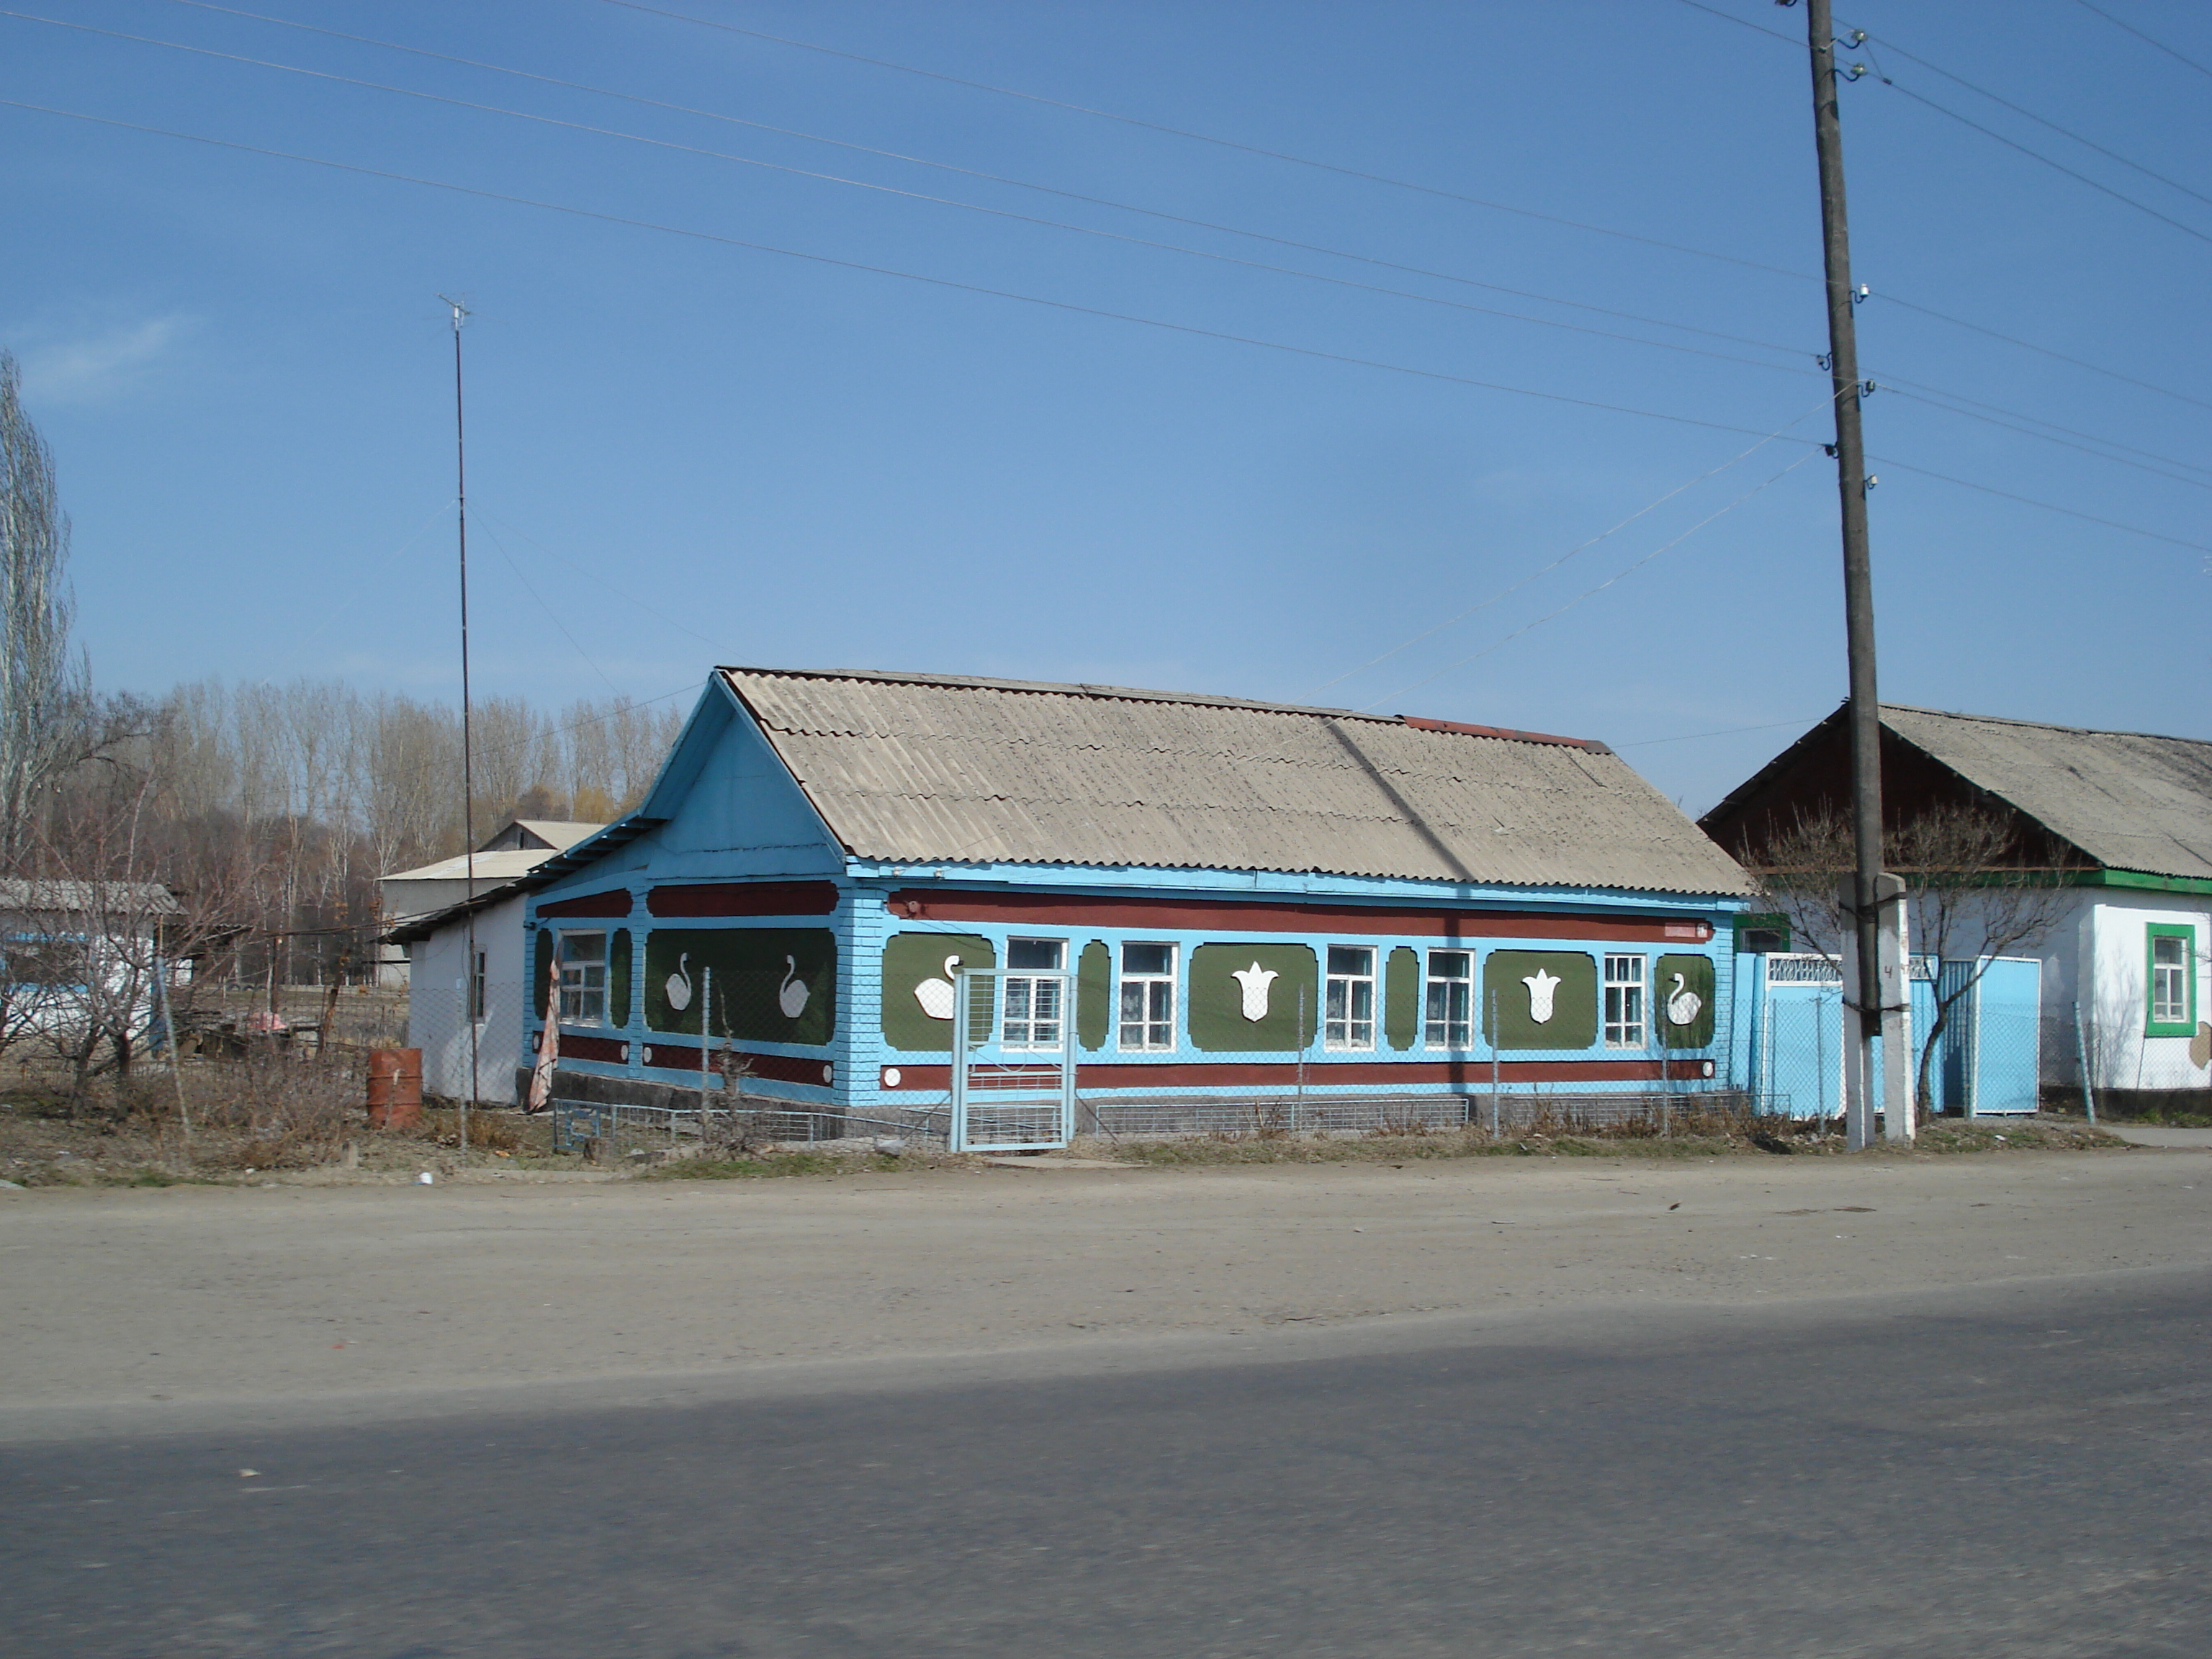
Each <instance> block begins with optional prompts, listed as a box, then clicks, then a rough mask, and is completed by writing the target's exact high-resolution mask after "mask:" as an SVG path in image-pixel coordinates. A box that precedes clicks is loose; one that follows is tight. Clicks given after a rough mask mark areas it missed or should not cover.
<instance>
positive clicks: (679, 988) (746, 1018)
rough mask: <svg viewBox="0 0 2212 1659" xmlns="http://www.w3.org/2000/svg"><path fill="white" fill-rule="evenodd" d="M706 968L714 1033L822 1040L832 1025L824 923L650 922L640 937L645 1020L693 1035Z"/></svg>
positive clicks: (833, 1001) (829, 949)
mask: <svg viewBox="0 0 2212 1659" xmlns="http://www.w3.org/2000/svg"><path fill="white" fill-rule="evenodd" d="M708 969H713V970H714V980H713V994H714V1030H713V1033H712V1035H713V1036H715V1037H717V1038H720V1037H725V1036H729V1037H738V1038H744V1039H748V1040H750V1041H753V1042H805V1043H819V1042H829V1038H830V1036H831V1034H832V1033H833V1032H834V1031H835V1030H836V1008H837V936H836V934H835V933H831V932H830V931H829V929H828V928H827V927H656V928H654V929H653V931H652V932H651V933H647V935H646V936H645V1023H646V1024H647V1025H648V1026H649V1027H651V1028H652V1029H653V1030H656V1031H673V1032H678V1033H681V1034H683V1035H685V1036H697V1035H698V1034H699V1016H700V1012H701V1009H702V1006H703V999H704V996H705V994H706V993H707V989H708V981H707V970H708ZM679 1001H680V1002H681V1003H683V1005H684V1006H682V1007H680V1008H679V1007H677V1006H675V1004H676V1003H677V1002H679Z"/></svg>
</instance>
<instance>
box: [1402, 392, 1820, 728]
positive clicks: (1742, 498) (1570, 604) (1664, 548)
mask: <svg viewBox="0 0 2212 1659" xmlns="http://www.w3.org/2000/svg"><path fill="white" fill-rule="evenodd" d="M1823 401H1824V402H1825V401H1826V399H1823ZM1800 418H1801V419H1802V416H1801V417H1800ZM1813 456H1814V451H1812V450H1809V449H1808V450H1807V451H1806V452H1805V453H1803V454H1802V455H1800V456H1799V457H1798V458H1797V459H1796V460H1794V461H1792V462H1790V465H1787V466H1785V467H1784V468H1783V469H1782V471H1779V472H1778V473H1776V474H1775V475H1774V476H1773V477H1771V478H1768V479H1766V480H1765V483H1755V484H1753V486H1752V487H1751V488H1750V489H1747V490H1745V491H1744V492H1743V494H1742V495H1739V496H1737V497H1736V498H1735V500H1734V501H1730V502H1729V504H1728V505H1727V506H1726V507H1717V508H1716V509H1715V510H1714V511H1712V512H1711V513H1707V514H1706V515H1705V517H1704V518H1702V519H1700V520H1698V521H1697V523H1695V524H1693V525H1692V526H1690V527H1689V528H1688V529H1687V530H1685V531H1684V532H1682V533H1681V534H1680V535H1679V536H1677V537H1675V538H1674V539H1673V540H1672V541H1666V542H1662V543H1660V544H1659V545H1658V546H1656V547H1655V548H1653V549H1652V550H1650V552H1649V553H1646V554H1645V555H1644V556H1643V557H1642V558H1640V559H1638V560H1637V561H1636V562H1635V563H1633V564H1632V565H1630V566H1628V567H1627V568H1626V569H1623V570H1620V571H1617V572H1615V573H1614V574H1613V575H1610V576H1607V578H1606V579H1605V580H1603V581H1601V582H1600V583H1599V584H1598V585H1597V586H1595V587H1593V588H1589V589H1587V590H1586V591H1584V592H1580V593H1577V594H1576V595H1575V597H1574V598H1572V599H1569V600H1568V601H1567V602H1566V603H1565V605H1561V606H1559V609H1558V610H1556V611H1547V612H1545V613H1544V615H1542V616H1541V617H1537V618H1536V619H1535V620H1534V622H1529V623H1522V625H1521V626H1520V627H1518V628H1516V629H1514V630H1513V631H1512V632H1511V633H1510V634H1508V635H1506V636H1505V637H1504V639H1502V640H1499V641H1497V642H1496V643H1495V644H1492V645H1486V646H1485V647H1483V648H1482V649H1481V650H1480V651H1477V652H1475V653H1473V654H1472V655H1469V656H1465V657H1462V658H1461V659H1459V660H1458V661H1457V662H1451V663H1446V664H1445V665H1443V667H1442V668H1439V669H1437V671H1436V672H1435V673H1433V674H1426V675H1424V676H1423V677H1422V678H1419V679H1418V680H1415V681H1414V682H1413V684H1410V685H1403V686H1401V687H1399V688H1398V690H1395V691H1393V692H1390V693H1389V695H1388V696H1381V697H1377V698H1376V700H1375V701H1374V702H1370V703H1366V704H1364V705H1362V706H1361V708H1360V710H1359V712H1360V713H1361V714H1366V713H1367V712H1368V711H1369V710H1370V709H1374V708H1380V707H1381V706H1382V705H1383V704H1384V703H1386V702H1395V701H1396V700H1397V699H1398V698H1400V697H1402V696H1405V695H1406V694H1407V692H1410V691H1418V690H1420V689H1421V688H1422V687H1423V686H1425V685H1426V684H1429V682H1430V681H1431V680H1437V679H1441V678H1443V677H1444V676H1445V675H1446V674H1449V673H1450V672H1452V671H1454V670H1455V669H1460V668H1464V667H1466V666H1467V665H1468V664H1469V663H1471V662H1475V661H1478V660H1480V659H1482V658H1484V657H1487V656H1489V655H1491V654H1492V653H1493V652H1498V651H1503V650H1504V648H1505V647H1507V646H1509V645H1510V644H1512V643H1513V641H1516V640H1517V639H1519V638H1520V637H1521V636H1522V635H1523V634H1527V633H1529V632H1531V631H1532V630H1534V629H1539V628H1541V627H1542V626H1543V625H1544V624H1545V623H1547V622H1551V621H1553V620H1554V619H1555V618H1557V617H1564V616H1565V615H1566V613H1567V612H1568V611H1571V610H1573V609H1574V608H1575V607H1576V606H1577V605H1580V604H1581V603H1582V602H1583V600H1584V599H1595V598H1596V597H1597V596H1598V595H1599V594H1601V593H1602V592H1605V590H1606V589H1607V588H1608V587H1612V586H1614V585H1615V584H1617V583H1620V582H1622V581H1625V580H1627V579H1628V578H1629V577H1631V576H1632V575H1634V574H1636V573H1637V572H1638V571H1639V570H1641V569H1643V568H1644V566H1645V565H1647V564H1650V562H1651V561H1652V560H1654V559H1656V558H1657V557H1658V556H1660V555H1661V554H1662V553H1666V552H1668V551H1671V550H1673V549H1674V548H1677V547H1680V545H1681V544H1683V543H1684V542H1686V541H1687V540H1689V539H1690V538H1691V537H1692V536H1694V535H1696V534H1697V533H1698V532H1699V531H1700V530H1703V529H1704V528H1705V526H1707V525H1709V524H1711V523H1712V521H1713V520H1716V519H1719V518H1723V517H1725V516H1727V515H1728V514H1729V513H1733V512H1735V509H1736V508H1738V507H1741V506H1742V505H1743V504H1744V503H1745V502H1746V501H1749V500H1750V499H1751V498H1752V497H1753V496H1754V495H1758V494H1759V491H1761V490H1762V489H1766V488H1767V486H1768V485H1770V484H1775V483H1780V482H1781V481H1782V480H1783V479H1784V478H1786V477H1789V476H1790V474H1791V473H1792V472H1795V471H1796V470H1797V469H1798V468H1799V467H1801V466H1802V465H1805V463H1806V462H1808V461H1809V460H1811V459H1813Z"/></svg>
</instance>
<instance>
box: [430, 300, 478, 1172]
mask: <svg viewBox="0 0 2212 1659" xmlns="http://www.w3.org/2000/svg"><path fill="white" fill-rule="evenodd" d="M438 297H439V298H440V299H441V300H444V301H445V302H446V303H447V305H448V306H449V307H452V308H453V487H454V498H455V500H456V501H457V502H458V504H459V508H460V538H461V838H462V843H463V852H462V858H463V860H465V864H464V868H465V874H466V878H467V884H466V892H467V895H468V908H466V909H465V910H464V911H463V912H462V916H461V924H462V930H463V931H462V946H461V948H462V950H463V951H464V952H465V955H464V956H463V957H462V961H461V1022H462V1024H465V1025H466V1026H467V1027H468V1028H469V1085H468V1087H467V1088H465V1089H464V1090H462V1091H461V1111H460V1141H461V1162H462V1163H464V1164H466V1163H467V1162H468V1161H469V1107H470V1105H471V1103H473V1102H474V1101H475V1099H476V1094H477V1001H476V994H477V811H476V798H477V769H476V756H475V754H474V752H473V750H471V746H470V738H471V732H470V724H471V722H470V718H469V451H468V427H467V423H466V422H465V420H464V419H463V418H462V404H461V325H462V323H463V322H464V321H465V320H466V319H467V318H468V314H469V308H468V307H466V306H465V305H463V304H462V303H461V302H460V301H459V300H455V299H452V298H449V297H448V296H447V295H443V294H441V295H439V296H438Z"/></svg>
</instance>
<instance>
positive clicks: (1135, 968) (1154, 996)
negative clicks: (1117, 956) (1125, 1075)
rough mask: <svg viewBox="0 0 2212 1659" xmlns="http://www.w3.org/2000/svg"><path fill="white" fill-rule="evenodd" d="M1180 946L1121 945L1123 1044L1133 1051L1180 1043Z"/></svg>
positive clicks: (1137, 1051)
mask: <svg viewBox="0 0 2212 1659" xmlns="http://www.w3.org/2000/svg"><path fill="white" fill-rule="evenodd" d="M1175 971H1176V948H1175V946H1174V945H1123V946H1122V947H1121V1047H1122V1048H1124V1049H1125V1050H1127V1051H1131V1052H1133V1053H1139V1054H1141V1053H1145V1052H1146V1051H1151V1052H1153V1053H1158V1051H1160V1050H1161V1049H1164V1048H1174V1047H1175V1046H1176V1035H1175V990H1176V982H1175Z"/></svg>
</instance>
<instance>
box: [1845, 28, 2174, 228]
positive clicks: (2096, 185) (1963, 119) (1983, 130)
mask: <svg viewBox="0 0 2212 1659" xmlns="http://www.w3.org/2000/svg"><path fill="white" fill-rule="evenodd" d="M1875 80H1877V81H1879V82H1881V83H1882V85H1884V86H1886V87H1887V88H1889V89H1890V90H1891V91H1893V92H1895V93H1899V94H1902V95H1903V96H1905V97H1907V98H1910V99H1911V100H1912V101H1913V102H1914V103H1916V104H1921V105H1924V106H1927V107H1928V108H1929V109H1932V110H1934V111H1935V112H1936V113H1937V114H1938V115H1947V116H1948V117H1950V118H1951V119H1952V120H1954V121H1956V122H1957V123H1959V125H1961V126H1966V127H1972V129H1973V130H1974V131H1976V132H1978V133H1980V134H1981V135H1982V136H1983V137H1985V138H1993V139H1995V140H1996V142H1997V143H2000V144H2002V145H2003V146H2004V147H2005V148H2006V149H2016V150H2018V151H2019V152H2020V153H2021V155H2025V156H2027V158H2028V159H2029V160H2030V161H2040V162H2042V163H2043V165H2044V166H2045V167H2049V168H2051V170H2052V171H2053V172H2054V173H2064V174H2065V175H2066V176H2067V177H2068V178H2069V179H2074V180H2075V181H2076V182H2077V183H2080V184H2084V185H2088V187H2089V188H2090V189H2092V190H2093V191H2098V192H2100V194H2102V195H2106V196H2109V197H2112V199H2113V200H2114V201H2116V202H2120V203H2124V204H2126V205H2127V206H2129V207H2131V208H2133V209H2135V210H2136V212H2138V213H2143V214H2148V216H2150V217H2152V218H2154V219H2155V220H2157V221H2158V222H2160V224H2166V225H2171V226H2172V227H2173V228H2175V229H2176V230H2178V231H2179V232H2181V233H2182V234H2183V235H2185V236H2194V237H2195V238H2196V239H2197V240H2198V241H2200V242H2212V234H2206V233H2205V232H2203V231H2201V230H2199V229H2197V227H2196V226H2194V225H2191V224H2186V223H2185V222H2182V221H2181V220H2179V219H2177V218H2175V217H2174V216H2172V214H2169V213H2160V211H2159V210H2157V209H2156V208H2154V207H2153V206H2151V205H2150V204H2149V203H2148V202H2139V201H2137V200H2136V198H2135V197H2132V196H2130V195H2129V194H2127V193H2126V192H2125V191H2118V190H2114V189H2113V188H2112V186H2111V185H2107V184H2101V183H2100V182H2099V181H2098V180H2096V179H2092V178H2091V177H2090V176H2089V175H2088V174H2087V173H2078V172H2076V171H2075V169H2074V168H2072V167H2068V166H2067V165H2066V164H2065V163H2064V162H2063V161H2053V160H2051V157H2050V156H2048V155H2045V154H2044V153H2043V152H2042V151H2041V150H2036V149H2029V148H2028V147H2027V145H2026V144H2023V143H2021V142H2020V141H2019V140H2018V139H2016V138H2008V137H2005V136H2004V134H2002V132H1999V131H1997V130H1996V128H1994V127H1985V126H1984V125H1982V124H1981V123H1980V122H1979V121H1977V120H1974V119H1973V118H1971V117H1969V116H1965V115H1961V114H1960V113H1959V112H1958V111H1956V110H1954V109H1949V108H1946V107H1945V106H1943V105H1942V104H1939V103H1937V102H1936V100H1934V99H1932V98H1925V97H1923V96H1922V95H1921V94H1918V93H1917V92H1915V91H1913V90H1912V89H1911V88H1910V87H1903V86H1899V84H1898V83H1897V82H1895V81H1894V80H1893V79H1891V78H1890V77H1889V76H1887V75H1884V74H1882V73H1881V71H1880V70H1876V71H1875ZM2195 193H2196V192H2194V191H2191V194H2192V195H2194V194H2195Z"/></svg>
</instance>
